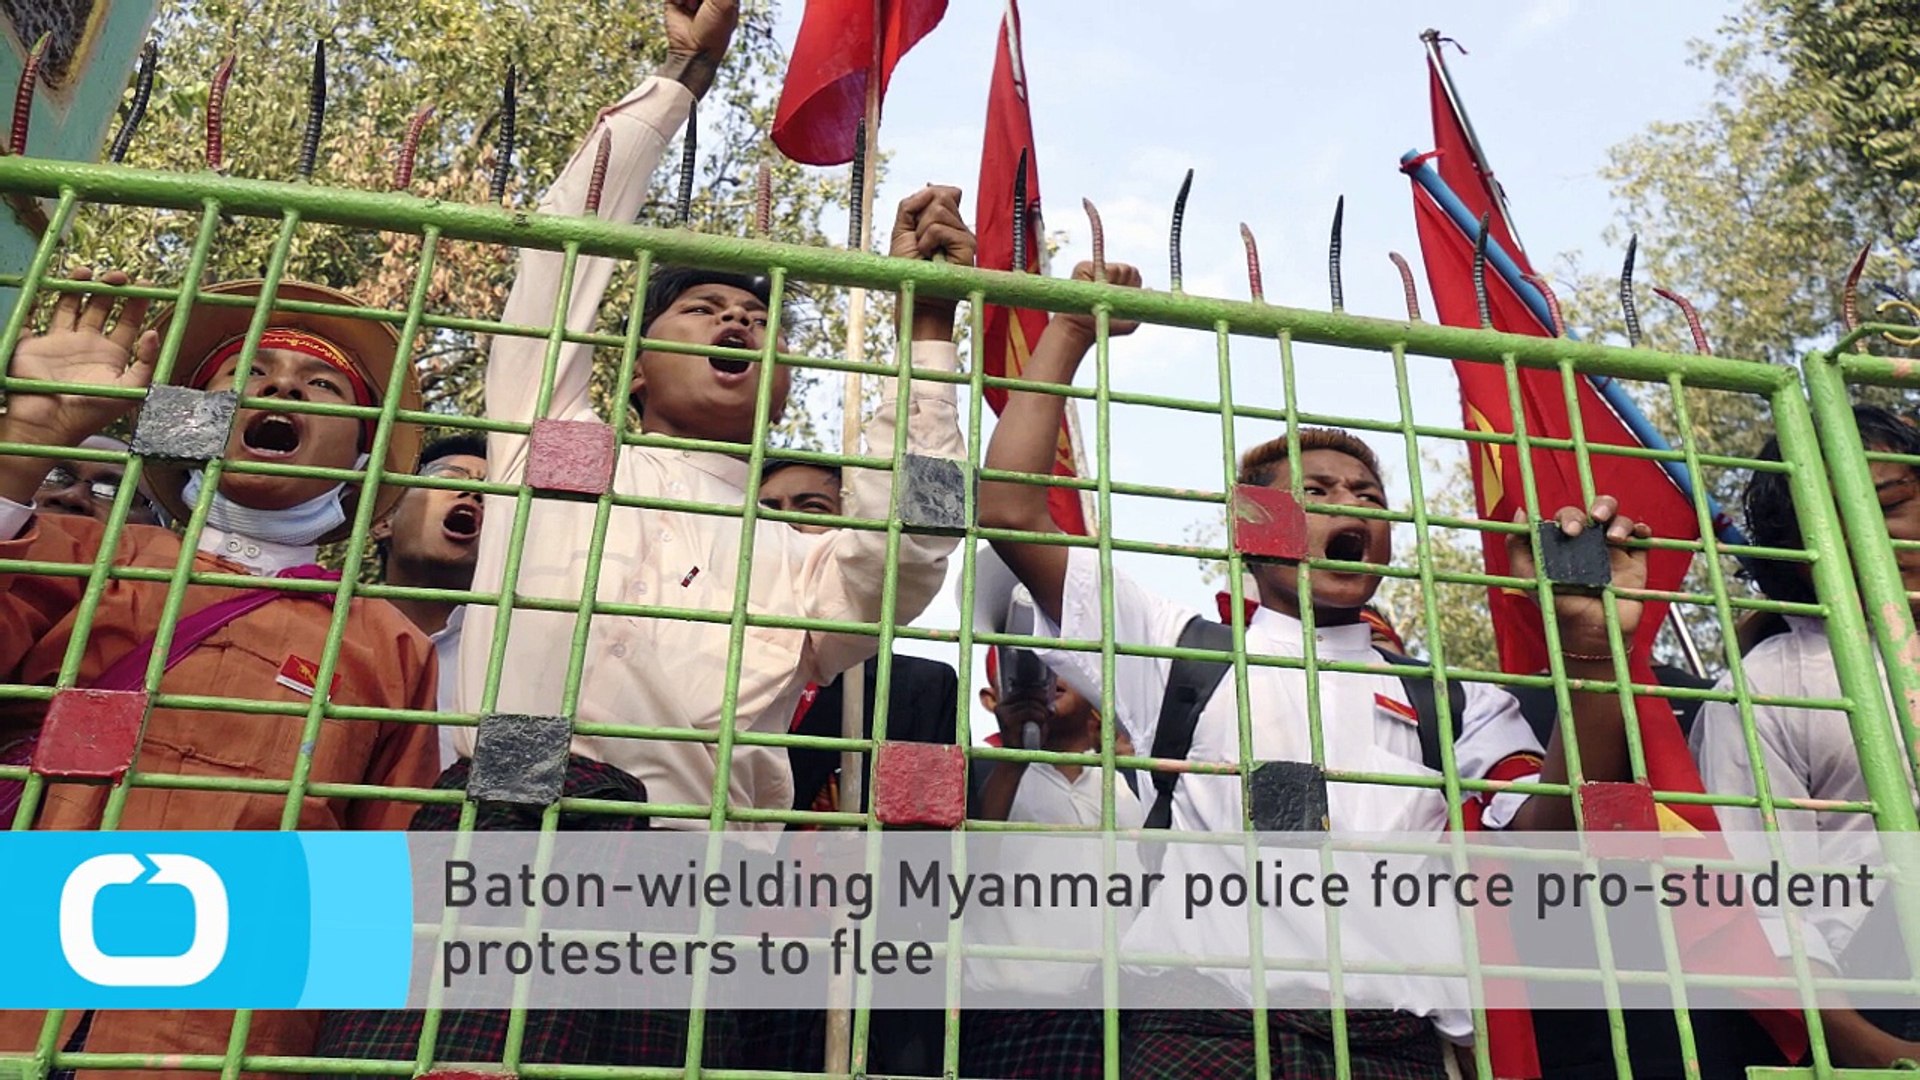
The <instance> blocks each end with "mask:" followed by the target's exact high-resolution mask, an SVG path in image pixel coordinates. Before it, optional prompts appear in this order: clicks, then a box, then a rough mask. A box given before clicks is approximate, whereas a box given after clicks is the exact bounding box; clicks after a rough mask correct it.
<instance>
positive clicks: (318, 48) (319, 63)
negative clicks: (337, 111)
mask: <svg viewBox="0 0 1920 1080" xmlns="http://www.w3.org/2000/svg"><path fill="white" fill-rule="evenodd" d="M326 122H327V43H326V42H324V41H316V42H314V43H313V77H312V79H311V80H310V81H309V82H308V83H307V131H306V134H305V136H303V137H302V138H301V140H300V179H302V180H310V179H312V178H313V166H314V163H315V162H317V161H318V160H319V159H320V129H321V126H322V125H324V124H325V123H326Z"/></svg>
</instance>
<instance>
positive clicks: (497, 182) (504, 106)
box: [487, 64, 520, 203]
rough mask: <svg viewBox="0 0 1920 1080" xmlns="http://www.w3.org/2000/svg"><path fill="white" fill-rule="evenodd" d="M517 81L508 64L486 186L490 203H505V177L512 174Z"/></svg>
mask: <svg viewBox="0 0 1920 1080" xmlns="http://www.w3.org/2000/svg"><path fill="white" fill-rule="evenodd" d="M519 80H520V73H519V71H518V70H516V69H515V68H514V66H513V65H512V64H508V65H507V81H506V85H505V86H503V87H502V88H501V91H500V143H499V146H498V147H497V149H496V150H495V157H494V161H493V179H492V181H491V182H489V183H488V185H487V198H488V200H489V201H491V202H496V203H497V202H505V201H506V198H507V177H508V176H509V175H511V174H512V172H513V137H514V134H515V132H514V126H515V124H517V123H518V118H517V117H516V116H515V111H516V108H517V104H516V102H515V100H514V97H515V94H516V92H517V90H518V83H519Z"/></svg>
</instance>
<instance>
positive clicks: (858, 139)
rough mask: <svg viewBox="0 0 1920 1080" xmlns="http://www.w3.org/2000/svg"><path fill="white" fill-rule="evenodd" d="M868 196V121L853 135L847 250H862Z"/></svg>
mask: <svg viewBox="0 0 1920 1080" xmlns="http://www.w3.org/2000/svg"><path fill="white" fill-rule="evenodd" d="M866 195H867V119H866V117H864V116H863V117H861V118H860V126H859V127H858V128H856V129H855V130H854V134H853V179H852V182H851V183H849V184H848V185H847V250H849V251H858V250H860V209H861V207H862V205H863V204H864V203H865V201H866Z"/></svg>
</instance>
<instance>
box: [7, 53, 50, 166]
mask: <svg viewBox="0 0 1920 1080" xmlns="http://www.w3.org/2000/svg"><path fill="white" fill-rule="evenodd" d="M52 40H53V35H52V34H41V35H40V40H39V41H36V42H34V43H33V51H31V52H29V53H27V62H26V65H25V66H24V67H22V68H21V69H20V86H19V87H18V88H17V89H16V90H14V92H13V138H12V140H11V141H10V142H9V143H8V144H7V145H8V147H10V148H11V149H12V151H13V152H14V153H16V154H24V153H26V152H27V126H28V125H29V124H30V123H32V121H33V94H34V91H35V90H37V89H38V88H39V86H40V65H41V64H42V63H43V62H44V61H45V60H46V58H47V43H48V42H50V41H52Z"/></svg>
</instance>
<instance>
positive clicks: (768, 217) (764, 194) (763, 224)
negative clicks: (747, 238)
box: [753, 161, 773, 240]
mask: <svg viewBox="0 0 1920 1080" xmlns="http://www.w3.org/2000/svg"><path fill="white" fill-rule="evenodd" d="M753 235H755V236H757V237H760V238H761V239H762V240H764V239H766V238H768V237H770V236H772V235H773V166H771V165H769V164H767V163H766V162H764V161H763V162H761V163H760V167H759V169H757V170H755V172H754V175H753Z"/></svg>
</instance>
